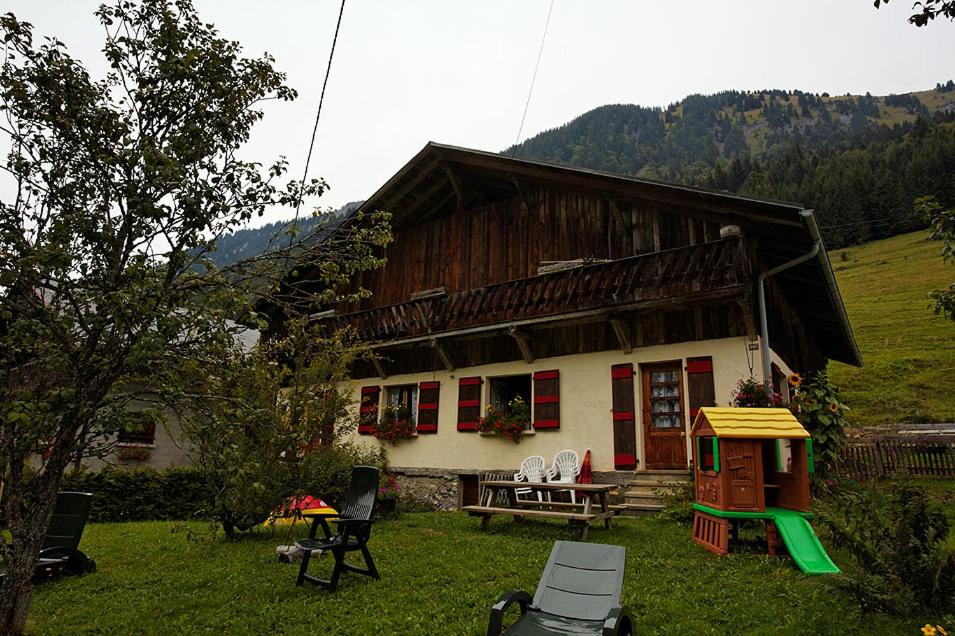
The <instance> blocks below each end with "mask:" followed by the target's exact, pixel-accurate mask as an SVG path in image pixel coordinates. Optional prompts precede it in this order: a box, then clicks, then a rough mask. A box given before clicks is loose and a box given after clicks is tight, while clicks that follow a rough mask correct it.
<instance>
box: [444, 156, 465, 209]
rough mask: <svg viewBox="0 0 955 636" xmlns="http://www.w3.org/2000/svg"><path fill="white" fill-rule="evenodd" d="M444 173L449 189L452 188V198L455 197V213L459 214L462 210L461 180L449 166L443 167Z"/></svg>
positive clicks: (462, 189)
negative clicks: (449, 185) (449, 184)
mask: <svg viewBox="0 0 955 636" xmlns="http://www.w3.org/2000/svg"><path fill="white" fill-rule="evenodd" d="M444 171H445V172H446V173H447V175H448V181H450V182H451V187H452V188H454V196H455V197H457V211H458V212H461V211H463V210H464V187H463V186H462V185H461V178H460V177H459V176H458V175H457V173H455V172H454V170H452V169H451V167H450V166H445V167H444Z"/></svg>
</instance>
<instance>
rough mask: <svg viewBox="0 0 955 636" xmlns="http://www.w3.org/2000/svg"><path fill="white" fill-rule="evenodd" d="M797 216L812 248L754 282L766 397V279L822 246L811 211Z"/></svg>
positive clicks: (769, 385) (769, 387) (769, 375)
mask: <svg viewBox="0 0 955 636" xmlns="http://www.w3.org/2000/svg"><path fill="white" fill-rule="evenodd" d="M799 216H801V217H802V218H803V220H804V221H805V223H806V228H807V229H808V230H809V236H810V238H811V239H812V248H811V249H810V250H809V251H808V252H806V253H805V254H803V255H802V256H799V257H797V258H794V259H793V260H791V261H788V262H786V263H783V264H782V265H779V266H777V267H774V268H772V269H770V270H768V271H765V272H763V273H762V274H760V275H759V278H758V279H757V282H756V295H757V303H758V305H759V339H760V343H759V350H760V353H761V354H762V359H763V386H764V387H765V388H766V394H767V395H771V394H772V392H773V368H772V362H771V360H770V355H769V351H770V349H769V320H768V319H767V317H766V289H765V282H766V279H767V278H769V277H770V276H775V275H776V274H778V273H779V272H782V271H785V270H787V269H789V268H790V267H795V266H796V265H799V264H800V263H805V262H806V261H808V260H811V259H813V258H816V256H817V255H818V254H819V248H820V247H821V246H822V237H821V236H820V235H819V228H818V227H817V226H816V217H815V215H813V213H812V210H802V211H800V212H799Z"/></svg>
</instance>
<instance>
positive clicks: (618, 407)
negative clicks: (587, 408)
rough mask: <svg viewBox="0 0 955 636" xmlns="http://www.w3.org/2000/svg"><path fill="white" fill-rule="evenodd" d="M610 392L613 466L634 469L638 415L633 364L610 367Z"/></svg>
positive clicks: (635, 465)
mask: <svg viewBox="0 0 955 636" xmlns="http://www.w3.org/2000/svg"><path fill="white" fill-rule="evenodd" d="M610 393H611V399H612V400H613V409H612V411H611V412H612V422H613V467H614V470H633V469H634V468H636V467H637V415H636V403H635V398H634V392H633V364H631V363H629V362H627V363H626V364H615V365H613V366H611V367H610Z"/></svg>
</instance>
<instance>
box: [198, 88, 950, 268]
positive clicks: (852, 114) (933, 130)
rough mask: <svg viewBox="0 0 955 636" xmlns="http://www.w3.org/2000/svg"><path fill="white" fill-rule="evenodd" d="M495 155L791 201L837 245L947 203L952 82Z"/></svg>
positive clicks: (777, 95) (595, 115) (715, 102)
mask: <svg viewBox="0 0 955 636" xmlns="http://www.w3.org/2000/svg"><path fill="white" fill-rule="evenodd" d="M505 153H506V154H509V155H512V156H516V157H523V158H527V159H535V160H540V161H551V162H554V163H560V164H565V165H571V166H579V167H582V168H591V169H595V170H604V171H607V172H614V173H619V174H626V175H635V176H640V177H646V178H652V179H659V180H662V181H669V182H674V183H683V184H687V185H696V186H703V187H709V188H715V189H718V190H729V191H731V192H738V193H741V194H748V195H752V196H758V197H765V198H770V199H781V200H786V201H796V202H799V203H802V204H804V205H806V206H808V207H811V208H813V209H815V210H816V213H817V216H818V218H819V222H820V225H821V226H822V227H823V230H824V232H825V235H826V243H827V245H828V246H829V247H841V246H844V245H850V244H856V243H861V242H865V241H868V240H872V239H876V238H883V237H887V236H893V235H895V234H899V233H901V232H908V231H911V230H913V229H917V228H919V227H922V223H921V221H920V220H919V219H916V218H915V217H914V216H913V214H912V202H913V200H914V199H915V197H917V196H922V195H925V194H934V195H935V196H936V197H937V198H938V199H939V200H940V201H941V202H942V203H946V204H949V205H955V82H953V81H952V80H949V81H947V82H946V83H944V84H942V83H939V84H937V85H936V86H935V88H934V89H931V90H927V91H920V92H916V93H906V94H902V95H886V96H882V97H876V96H872V95H869V94H868V93H867V94H865V95H861V96H852V95H843V96H832V95H828V94H826V93H823V94H821V95H817V94H813V93H804V92H802V91H798V90H797V91H783V90H765V91H757V92H739V91H726V92H723V93H717V94H716V95H690V96H689V97H687V98H685V99H683V100H681V101H679V102H677V103H675V104H670V105H669V106H667V107H666V108H648V107H644V106H635V105H633V104H615V105H610V106H601V107H600V108H596V109H594V110H592V111H590V112H588V113H585V114H583V115H581V116H580V117H577V118H576V119H574V120H573V121H571V122H569V123H567V124H565V125H563V126H561V127H559V128H555V129H553V130H548V131H546V132H543V133H541V134H539V135H537V136H535V137H532V138H531V139H528V140H527V141H525V142H523V143H522V144H520V145H518V146H514V147H512V148H509V149H508V150H506V151H505ZM357 205H358V203H350V204H348V205H346V206H345V207H343V208H342V209H341V210H338V211H336V212H335V213H334V214H341V213H343V212H350V211H351V210H352V209H353V208H354V207H355V206H357ZM314 223H315V220H314V219H305V220H303V221H301V224H302V226H303V228H304V229H307V228H309V227H311V226H312V225H314ZM284 226H285V223H284V222H276V223H272V224H269V225H266V226H263V227H260V228H255V229H249V230H239V231H238V232H235V233H234V234H231V235H229V236H226V237H223V238H222V239H220V241H219V250H218V252H216V253H215V255H214V258H213V260H214V261H215V262H216V263H217V264H218V265H220V266H222V265H225V264H228V263H232V262H234V261H236V260H240V259H242V258H247V257H249V256H254V255H256V254H260V253H262V252H263V251H265V250H266V249H267V248H268V246H269V242H270V241H271V240H273V237H274V236H275V235H276V233H277V232H281V230H282V229H283V227H284ZM287 240H288V239H287V238H284V239H281V241H287Z"/></svg>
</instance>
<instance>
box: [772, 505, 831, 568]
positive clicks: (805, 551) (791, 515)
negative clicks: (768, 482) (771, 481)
mask: <svg viewBox="0 0 955 636" xmlns="http://www.w3.org/2000/svg"><path fill="white" fill-rule="evenodd" d="M772 512H773V521H774V522H775V523H776V528H777V529H778V530H779V534H780V536H782V538H783V541H784V542H785V543H786V547H787V548H788V549H789V554H790V555H791V556H792V558H793V561H795V562H796V565H798V566H799V569H800V570H802V571H803V572H805V573H806V574H839V568H837V567H836V564H835V563H833V562H832V559H830V558H829V555H828V554H826V550H825V548H823V547H822V544H821V543H819V539H817V538H816V533H815V532H813V530H812V526H810V525H809V522H808V521H806V520H805V519H804V518H803V516H802V515H800V514H799V513H798V512H796V511H795V510H785V509H783V508H773V509H772Z"/></svg>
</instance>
